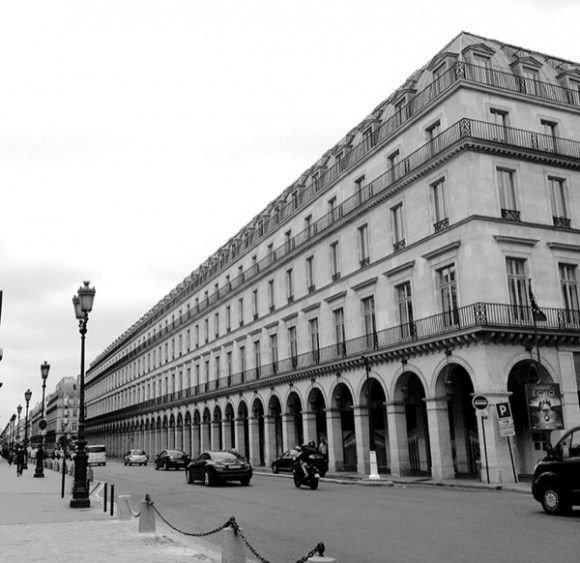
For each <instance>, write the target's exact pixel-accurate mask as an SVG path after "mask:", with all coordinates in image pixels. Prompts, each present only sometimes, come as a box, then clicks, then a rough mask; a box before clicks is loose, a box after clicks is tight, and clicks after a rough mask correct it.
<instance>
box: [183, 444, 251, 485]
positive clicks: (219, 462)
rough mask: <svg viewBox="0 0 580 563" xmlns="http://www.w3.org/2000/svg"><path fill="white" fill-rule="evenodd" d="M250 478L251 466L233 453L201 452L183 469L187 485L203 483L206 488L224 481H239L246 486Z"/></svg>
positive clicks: (244, 459)
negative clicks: (195, 482) (197, 482)
mask: <svg viewBox="0 0 580 563" xmlns="http://www.w3.org/2000/svg"><path fill="white" fill-rule="evenodd" d="M251 478H252V465H251V464H250V462H249V461H247V460H246V458H244V457H242V456H241V455H239V454H237V453H235V452H221V451H219V452H218V451H206V452H202V453H201V454H200V455H199V456H197V457H196V458H195V459H194V460H193V461H192V462H191V463H190V464H189V465H188V466H187V468H186V469H185V480H186V482H187V483H190V484H191V483H193V482H194V481H203V483H204V485H206V486H207V487H211V486H212V485H215V484H217V483H225V482H226V481H239V482H240V483H241V484H242V485H244V486H247V485H249V484H250V479H251Z"/></svg>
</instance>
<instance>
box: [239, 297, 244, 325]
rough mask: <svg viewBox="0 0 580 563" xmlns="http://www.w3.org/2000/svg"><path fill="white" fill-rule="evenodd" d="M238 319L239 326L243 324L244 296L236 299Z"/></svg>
mask: <svg viewBox="0 0 580 563" xmlns="http://www.w3.org/2000/svg"><path fill="white" fill-rule="evenodd" d="M238 321H239V325H240V326H244V298H243V297H240V298H239V299H238Z"/></svg>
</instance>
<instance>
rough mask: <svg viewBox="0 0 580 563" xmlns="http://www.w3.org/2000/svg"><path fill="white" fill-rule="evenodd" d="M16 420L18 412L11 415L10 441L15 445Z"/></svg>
mask: <svg viewBox="0 0 580 563" xmlns="http://www.w3.org/2000/svg"><path fill="white" fill-rule="evenodd" d="M15 420H16V414H13V415H12V416H11V417H10V443H11V444H12V445H14V421H15Z"/></svg>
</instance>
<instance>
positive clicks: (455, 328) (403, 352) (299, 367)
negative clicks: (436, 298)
mask: <svg viewBox="0 0 580 563" xmlns="http://www.w3.org/2000/svg"><path fill="white" fill-rule="evenodd" d="M542 312H543V313H544V315H545V317H546V320H545V321H543V320H542V321H537V320H536V321H535V320H534V316H533V314H532V310H531V308H530V307H522V306H512V305H503V304H497V303H482V302H479V303H473V304H472V305H467V306H465V307H460V308H457V309H453V310H452V311H447V312H445V313H439V314H437V315H432V316H430V317H425V318H422V319H419V320H416V319H415V320H414V321H413V322H412V323H410V324H409V323H406V324H404V325H398V326H393V327H391V328H388V329H386V330H382V331H379V332H377V333H376V334H373V335H371V336H369V335H364V336H360V337H358V338H354V339H351V340H346V341H344V342H339V343H338V344H337V343H335V344H332V345H330V346H326V347H324V348H320V349H318V350H316V351H315V352H313V351H309V352H306V353H304V354H299V355H292V356H291V357H289V358H286V359H284V360H278V361H277V362H275V363H272V364H267V365H262V366H260V368H259V369H253V370H249V371H247V370H244V371H242V372H238V373H236V374H232V375H228V376H224V377H223V378H221V379H220V380H211V381H208V382H205V383H202V384H200V385H198V386H194V387H191V388H190V389H185V390H184V393H183V394H182V398H181V399H179V398H178V397H177V394H176V393H169V394H167V395H164V396H162V397H157V398H155V399H149V400H147V401H144V402H141V403H139V404H135V405H131V406H130V407H125V408H123V409H120V410H117V411H115V412H114V413H109V414H105V415H101V416H98V417H92V418H91V420H90V421H89V422H93V423H95V424H97V423H98V422H101V421H102V420H103V419H106V420H110V419H119V418H123V416H128V415H131V414H136V413H142V412H143V411H147V410H154V409H156V408H159V407H160V406H168V405H174V404H175V402H176V401H177V402H181V403H188V402H190V401H191V398H192V397H195V398H196V399H198V398H202V399H207V398H210V397H212V396H218V395H220V393H222V392H221V391H219V389H220V388H224V387H229V386H231V387H236V386H238V387H239V386H245V385H252V384H254V385H260V386H261V385H264V386H272V385H274V384H275V383H276V381H277V380H278V379H283V380H284V381H285V382H286V381H287V380H288V379H287V378H288V377H292V378H299V377H301V375H303V376H304V377H310V376H311V375H312V373H313V372H314V371H315V370H322V371H323V373H328V372H329V371H331V370H333V369H337V368H338V367H339V366H340V365H342V364H344V363H345V362H346V363H347V364H348V363H349V362H358V361H359V360H360V357H361V356H362V355H363V354H378V355H380V356H381V357H383V359H384V361H389V360H390V361H399V359H400V357H402V356H409V355H412V354H413V353H417V354H425V353H432V352H433V351H436V350H438V349H443V348H444V347H447V346H449V345H451V346H453V345H454V344H457V343H459V344H466V343H467V342H468V341H469V342H471V343H475V342H476V341H477V340H478V339H479V340H481V341H483V342H486V343H487V342H490V341H493V342H498V343H499V342H505V343H510V344H517V345H521V346H529V345H530V344H531V343H532V342H534V339H535V337H536V335H537V336H538V337H539V339H540V341H544V342H547V343H549V344H550V345H552V346H555V345H558V344H559V343H562V344H566V345H578V344H579V343H580V311H578V310H567V309H554V308H542ZM450 343H451V344H450Z"/></svg>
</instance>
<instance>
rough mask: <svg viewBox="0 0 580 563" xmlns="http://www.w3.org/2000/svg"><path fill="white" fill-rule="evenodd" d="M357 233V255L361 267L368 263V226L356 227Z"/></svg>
mask: <svg viewBox="0 0 580 563" xmlns="http://www.w3.org/2000/svg"><path fill="white" fill-rule="evenodd" d="M357 233H358V257H359V261H360V266H361V268H364V267H365V266H368V265H369V263H370V256H369V226H368V225H362V226H361V227H359V228H358V229H357Z"/></svg>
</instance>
